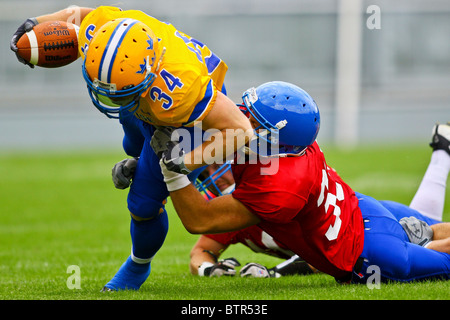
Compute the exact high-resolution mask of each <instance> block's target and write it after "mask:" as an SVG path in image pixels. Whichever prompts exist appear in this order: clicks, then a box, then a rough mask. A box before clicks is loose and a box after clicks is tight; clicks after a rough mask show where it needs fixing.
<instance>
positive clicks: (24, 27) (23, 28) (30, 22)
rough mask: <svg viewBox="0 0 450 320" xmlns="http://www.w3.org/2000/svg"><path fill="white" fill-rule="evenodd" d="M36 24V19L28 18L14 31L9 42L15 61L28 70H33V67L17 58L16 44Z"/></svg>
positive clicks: (19, 57)
mask: <svg viewBox="0 0 450 320" xmlns="http://www.w3.org/2000/svg"><path fill="white" fill-rule="evenodd" d="M37 24H38V22H37V20H36V18H29V19H27V20H25V22H24V23H22V24H21V25H20V27H19V28H18V29H17V30H16V32H15V33H14V35H13V36H12V38H11V42H10V48H11V50H12V51H14V52H15V53H16V57H17V60H19V62H20V63H23V64H26V65H27V66H29V67H30V68H34V65H33V64H31V63H29V62H27V61H25V60H24V59H23V58H22V57H21V56H19V54H18V53H17V51H18V48H17V42H18V41H19V39H20V37H22V36H23V35H24V34H25V33H26V32H28V31H30V30H32V29H33V27H34V26H35V25H37Z"/></svg>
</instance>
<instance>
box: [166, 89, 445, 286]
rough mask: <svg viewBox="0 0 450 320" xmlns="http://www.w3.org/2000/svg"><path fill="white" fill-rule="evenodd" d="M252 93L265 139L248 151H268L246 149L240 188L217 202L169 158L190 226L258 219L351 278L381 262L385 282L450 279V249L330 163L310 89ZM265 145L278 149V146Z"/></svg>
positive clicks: (238, 163)
mask: <svg viewBox="0 0 450 320" xmlns="http://www.w3.org/2000/svg"><path fill="white" fill-rule="evenodd" d="M243 100H244V106H245V107H246V109H247V111H248V112H249V114H250V122H251V123H252V125H253V127H254V128H255V131H256V137H257V143H250V147H248V148H247V152H246V154H245V156H247V155H249V154H252V153H254V152H255V151H256V153H257V155H258V158H257V162H252V161H251V159H250V160H249V159H245V161H243V160H242V159H239V157H242V156H243V155H242V154H237V156H236V157H235V164H234V165H233V166H232V170H233V176H234V179H235V181H236V189H235V191H234V192H233V193H232V194H230V195H225V196H221V197H217V198H215V199H213V200H210V201H207V200H205V199H204V198H203V196H202V195H201V194H200V193H199V192H198V190H197V189H196V188H195V187H194V186H193V185H192V184H191V183H190V181H189V180H188V179H187V178H186V177H185V176H184V175H180V174H176V173H174V172H171V171H169V170H167V168H166V167H165V165H164V163H163V162H160V165H161V169H162V172H163V175H164V180H165V182H166V184H167V187H168V190H169V191H170V196H171V198H172V202H173V204H174V207H175V209H176V211H177V214H178V216H179V217H180V219H181V221H182V223H183V225H184V226H185V228H186V229H187V230H188V231H189V232H191V233H196V234H206V233H221V232H229V231H234V230H239V229H242V228H246V227H249V226H251V225H256V224H258V226H259V227H260V228H261V229H263V230H264V231H265V232H267V233H268V234H270V235H271V236H272V237H273V238H274V239H276V241H277V242H279V243H282V244H283V245H285V246H286V247H287V248H289V249H290V250H291V251H292V252H294V253H296V254H298V255H299V256H301V257H302V258H303V259H305V261H307V262H308V263H310V264H311V265H313V266H314V267H316V268H317V269H319V270H320V271H322V272H325V273H327V274H329V275H331V276H333V277H335V278H336V280H338V281H340V282H345V283H347V282H350V281H353V282H362V283H365V282H366V281H367V279H368V277H369V276H370V275H371V274H372V273H371V270H373V269H372V266H377V267H378V268H379V270H380V273H381V274H380V279H381V280H383V281H386V280H391V281H403V282H407V281H414V280H423V279H431V278H439V279H442V278H444V279H448V278H449V275H450V255H449V254H448V253H444V252H438V251H435V250H430V249H427V248H425V247H423V246H421V245H417V244H415V243H412V242H411V240H410V238H409V237H408V234H407V233H406V232H405V230H404V229H403V227H402V225H401V224H400V223H399V221H398V220H397V219H396V218H395V216H394V215H393V214H392V213H391V212H390V211H389V209H388V208H386V207H385V206H384V205H383V203H381V202H379V201H377V200H375V199H373V198H371V197H369V196H366V195H363V194H361V193H357V192H355V191H353V190H352V189H351V188H350V187H349V186H348V185H347V184H346V183H345V182H344V181H343V180H342V179H341V178H340V177H339V175H338V174H337V173H336V171H335V170H333V169H332V168H330V167H328V166H327V164H326V161H325V157H324V155H323V153H322V151H321V150H320V148H319V146H318V144H317V142H316V141H315V140H316V137H317V133H318V130H319V123H320V116H319V111H318V108H317V106H316V104H315V102H314V100H313V99H312V98H311V97H310V96H309V95H308V94H307V93H306V92H305V91H304V90H302V89H300V88H299V87H297V86H295V85H292V84H288V83H284V82H269V83H266V84H263V85H261V86H259V87H258V88H256V89H254V88H253V89H250V90H248V91H247V92H246V93H244V96H243ZM448 140H450V134H449V135H446V136H445V137H444V136H442V141H444V142H443V143H442V144H446V146H447V147H446V148H447V149H448V144H449V142H448ZM264 144H269V145H272V144H277V147H276V148H273V147H272V146H271V147H270V152H268V150H269V148H267V147H264ZM274 150H275V151H274ZM264 151H266V152H264ZM447 152H449V151H447ZM262 156H264V157H269V158H270V159H273V161H277V162H278V165H277V169H278V170H275V171H274V170H271V171H270V172H266V171H264V169H265V168H267V167H270V166H272V164H271V163H270V162H269V163H268V162H266V163H262V162H263V161H261V160H260V159H261V157H262ZM411 210H412V209H411ZM417 214H418V215H420V214H419V213H417ZM424 218H425V217H424ZM424 220H426V219H424Z"/></svg>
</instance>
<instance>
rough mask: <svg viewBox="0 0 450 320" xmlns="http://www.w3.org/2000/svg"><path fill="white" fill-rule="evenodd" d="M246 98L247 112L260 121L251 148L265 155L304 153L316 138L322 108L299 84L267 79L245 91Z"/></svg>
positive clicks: (245, 109)
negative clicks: (268, 80)
mask: <svg viewBox="0 0 450 320" xmlns="http://www.w3.org/2000/svg"><path fill="white" fill-rule="evenodd" d="M242 99H243V105H242V106H241V107H244V112H245V113H246V114H247V116H249V117H250V119H252V118H253V119H254V120H256V122H257V123H258V124H259V126H258V127H256V128H255V136H254V138H253V139H252V140H251V141H250V145H249V149H250V150H251V151H253V152H256V153H257V154H259V155H261V156H289V155H300V154H302V153H303V152H304V150H305V149H306V148H307V147H308V146H310V145H311V144H313V143H314V141H315V140H316V138H317V134H318V133H319V129H320V113H319V108H318V107H317V105H316V103H315V101H314V100H313V98H312V97H311V96H310V95H309V94H308V93H307V92H306V91H304V90H303V89H301V88H299V87H297V86H296V85H294V84H291V83H287V82H282V81H273V82H267V83H264V84H262V85H260V86H259V87H257V88H250V89H248V90H247V91H245V92H244V94H243V97H242ZM241 109H242V108H241Z"/></svg>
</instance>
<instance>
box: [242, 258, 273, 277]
mask: <svg viewBox="0 0 450 320" xmlns="http://www.w3.org/2000/svg"><path fill="white" fill-rule="evenodd" d="M240 274H241V277H248V278H272V277H275V274H274V275H273V276H272V275H271V274H270V273H269V270H268V269H267V268H266V267H265V266H263V265H262V264H259V263H255V262H249V263H247V264H246V265H245V266H243V267H242V269H241V271H240Z"/></svg>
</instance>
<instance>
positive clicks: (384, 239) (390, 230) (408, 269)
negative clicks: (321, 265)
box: [353, 194, 450, 283]
mask: <svg viewBox="0 0 450 320" xmlns="http://www.w3.org/2000/svg"><path fill="white" fill-rule="evenodd" d="M358 198H359V199H361V200H360V202H359V207H360V208H361V212H362V214H363V219H364V228H365V231H364V249H363V253H362V254H361V257H363V258H364V263H363V267H362V270H361V272H360V277H354V279H353V280H354V281H355V282H361V283H365V282H366V281H367V279H368V278H369V277H370V276H371V275H372V272H369V270H368V268H369V267H371V266H372V269H370V270H379V271H380V279H381V280H382V281H388V280H392V281H401V282H408V281H415V280H424V279H432V278H445V279H448V278H449V277H450V255H449V254H446V253H442V252H437V251H434V250H430V249H427V248H424V247H421V246H419V245H416V244H412V243H410V242H409V239H408V237H407V235H406V233H405V232H404V230H403V228H402V226H401V225H400V223H399V222H398V221H397V219H396V218H395V217H394V216H393V215H392V214H391V213H390V212H389V210H387V209H386V208H385V207H384V206H382V205H381V204H380V203H379V202H378V201H376V200H375V199H373V198H371V197H367V196H364V195H360V194H358Z"/></svg>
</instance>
